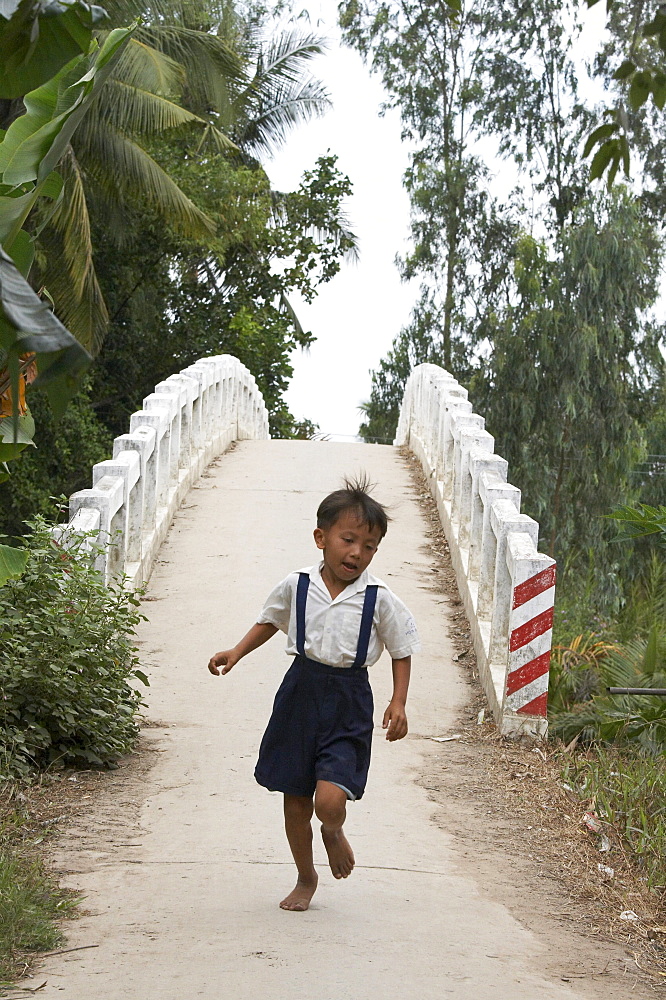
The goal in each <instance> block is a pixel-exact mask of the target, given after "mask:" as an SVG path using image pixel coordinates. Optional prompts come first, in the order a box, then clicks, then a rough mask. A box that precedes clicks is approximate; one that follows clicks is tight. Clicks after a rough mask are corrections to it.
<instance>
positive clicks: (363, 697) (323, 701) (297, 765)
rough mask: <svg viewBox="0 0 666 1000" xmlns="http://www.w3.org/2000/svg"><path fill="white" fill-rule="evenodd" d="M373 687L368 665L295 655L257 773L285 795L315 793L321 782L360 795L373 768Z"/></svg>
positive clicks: (262, 781)
mask: <svg viewBox="0 0 666 1000" xmlns="http://www.w3.org/2000/svg"><path fill="white" fill-rule="evenodd" d="M372 712H373V702H372V691H371V689H370V682H369V680H368V671H367V670H366V669H365V668H353V667H352V668H344V667H330V666H328V665H327V664H325V663H318V662H317V661H316V660H309V659H307V657H305V656H296V657H295V659H294V662H293V663H292V665H291V667H290V668H289V670H288V671H287V673H286V674H285V677H284V680H283V681H282V684H281V685H280V687H279V689H278V692H277V694H276V695H275V702H274V704H273V714H272V715H271V717H270V720H269V723H268V726H267V727H266V732H265V733H264V737H263V739H262V741H261V747H260V749H259V760H258V761H257V766H256V768H255V771H254V776H255V778H256V779H257V781H258V782H259V784H260V785H263V786H264V787H265V788H269V789H270V790H271V791H272V792H284V793H285V794H286V795H307V796H312V795H314V792H315V788H316V785H317V781H332V782H335V784H338V785H343V786H344V787H345V788H347V789H349V791H350V792H351V793H352V794H353V795H354V797H355V798H357V799H360V798H361V796H362V795H363V792H364V790H365V784H366V781H367V779H368V768H369V767H370V747H371V743H372V726H373V722H372Z"/></svg>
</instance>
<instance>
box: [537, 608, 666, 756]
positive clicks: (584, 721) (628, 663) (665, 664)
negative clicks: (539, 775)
mask: <svg viewBox="0 0 666 1000" xmlns="http://www.w3.org/2000/svg"><path fill="white" fill-rule="evenodd" d="M595 669H596V673H597V685H598V687H597V691H598V693H596V694H593V695H592V697H591V698H590V700H589V701H585V702H583V704H580V705H576V706H574V707H573V708H572V709H570V710H565V711H562V712H560V713H559V714H556V715H555V716H554V718H553V720H552V722H551V728H552V731H553V732H554V733H555V735H557V736H560V737H561V738H562V739H563V740H564V741H565V742H566V743H568V742H570V741H571V740H572V739H574V737H576V736H578V737H579V738H580V739H582V740H583V741H587V742H603V743H616V744H622V743H636V744H637V745H638V746H640V747H642V748H643V749H645V750H647V751H650V752H659V751H662V752H663V750H664V749H666V699H664V698H661V697H658V696H655V695H610V694H607V693H606V688H607V687H626V688H636V687H644V688H664V687H666V634H664V633H663V632H662V631H661V630H660V629H659V628H658V627H657V626H656V625H655V626H654V627H653V628H652V630H651V631H650V634H649V636H648V638H647V639H635V640H633V641H632V642H627V643H624V644H623V645H622V646H617V647H615V648H611V649H609V650H608V651H607V652H606V654H605V655H604V656H603V657H601V658H600V659H599V660H598V662H597V664H596V668H595Z"/></svg>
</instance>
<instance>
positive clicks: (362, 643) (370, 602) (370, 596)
mask: <svg viewBox="0 0 666 1000" xmlns="http://www.w3.org/2000/svg"><path fill="white" fill-rule="evenodd" d="M376 603H377V585H376V584H374V583H371V584H370V585H369V586H367V587H366V588H365V599H364V601H363V612H362V614H361V630H360V632H359V634H358V646H357V648H356V659H355V660H354V662H353V663H352V667H362V666H363V664H364V663H365V661H366V659H367V657H368V645H369V643H370V634H371V632H372V619H373V616H374V613H375V604H376Z"/></svg>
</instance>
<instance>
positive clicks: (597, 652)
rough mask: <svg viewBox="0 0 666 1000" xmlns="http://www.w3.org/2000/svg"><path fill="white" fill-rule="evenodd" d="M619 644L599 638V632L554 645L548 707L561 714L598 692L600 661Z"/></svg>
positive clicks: (552, 712)
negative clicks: (567, 642) (566, 643)
mask: <svg viewBox="0 0 666 1000" xmlns="http://www.w3.org/2000/svg"><path fill="white" fill-rule="evenodd" d="M616 648H617V647H616V646H614V645H613V644H612V643H610V642H604V641H603V640H601V639H599V638H598V637H597V633H596V632H590V633H588V634H587V635H577V636H575V638H573V639H572V640H571V642H570V643H569V644H568V645H563V644H558V645H556V646H553V660H552V664H551V670H550V684H549V689H548V711H549V712H550V713H551V714H552V715H559V714H560V713H561V712H566V711H570V710H571V709H572V708H573V707H574V705H576V704H577V703H579V702H584V701H589V699H590V698H591V697H592V696H593V695H594V694H597V693H598V691H599V684H600V664H601V662H602V660H603V659H604V658H605V657H606V656H608V654H609V653H610V652H612V651H613V650H615V649H616Z"/></svg>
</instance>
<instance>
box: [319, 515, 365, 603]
mask: <svg viewBox="0 0 666 1000" xmlns="http://www.w3.org/2000/svg"><path fill="white" fill-rule="evenodd" d="M381 538H382V535H381V531H380V529H379V528H370V527H369V526H368V525H367V524H366V522H365V521H362V520H359V517H358V515H357V514H356V513H355V512H354V511H345V512H344V513H343V514H341V515H340V517H339V518H338V519H337V521H336V522H335V523H334V524H332V525H331V526H330V528H315V531H314V540H315V543H316V545H317V548H318V549H322V551H323V553H324V569H325V570H328V573H329V574H330V576H331V578H332V580H335V581H336V582H338V583H342V584H344V586H345V587H346V586H347V585H348V584H350V583H352V582H353V581H354V580H356V579H357V578H358V577H359V576H360V575H361V573H362V572H363V570H364V569H366V568H367V567H368V566H369V564H370V562H371V561H372V557H373V556H374V554H375V552H376V551H377V547H378V545H379V543H380V541H381ZM332 580H331V582H332Z"/></svg>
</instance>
